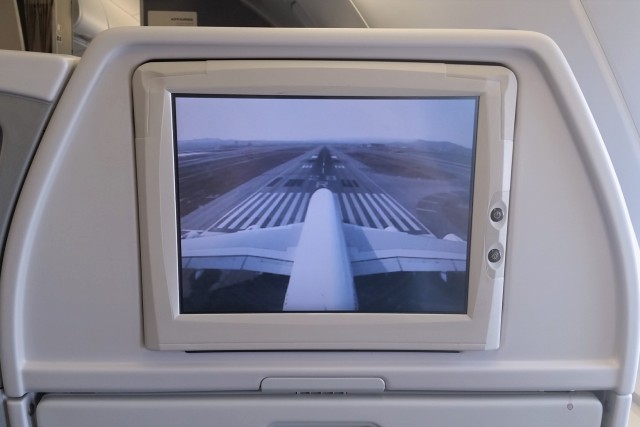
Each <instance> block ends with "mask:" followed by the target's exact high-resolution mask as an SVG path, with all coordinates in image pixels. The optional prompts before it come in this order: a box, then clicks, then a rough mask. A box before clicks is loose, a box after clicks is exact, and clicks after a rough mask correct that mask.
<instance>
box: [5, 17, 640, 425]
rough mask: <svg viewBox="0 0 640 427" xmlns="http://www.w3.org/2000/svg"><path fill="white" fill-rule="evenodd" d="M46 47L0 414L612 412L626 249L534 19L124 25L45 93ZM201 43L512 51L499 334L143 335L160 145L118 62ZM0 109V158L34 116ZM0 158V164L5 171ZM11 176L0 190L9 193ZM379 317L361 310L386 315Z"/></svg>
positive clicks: (401, 57)
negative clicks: (387, 343)
mask: <svg viewBox="0 0 640 427" xmlns="http://www.w3.org/2000/svg"><path fill="white" fill-rule="evenodd" d="M2 57H3V58H7V63H9V64H18V65H19V64H22V61H26V60H25V59H23V58H22V57H20V58H18V57H12V56H6V54H5V53H2ZM38 58H41V57H38ZM55 58H56V59H54V60H51V61H52V62H53V63H54V65H53V67H54V69H55V70H57V73H55V75H56V76H57V77H58V78H57V79H51V80H48V81H47V84H46V85H45V86H46V87H48V88H49V89H50V92H47V93H55V94H56V95H55V96H52V97H50V98H47V99H48V101H49V102H51V103H53V104H55V108H54V110H53V113H52V115H51V119H50V121H48V122H46V119H44V117H45V116H46V115H47V113H46V111H48V110H47V107H43V108H40V107H38V108H35V107H32V106H30V107H25V108H26V111H25V113H28V114H31V112H32V111H35V110H37V112H38V114H39V115H38V114H33V116H34V117H39V119H38V120H39V122H40V123H41V124H42V125H43V126H44V128H45V130H44V135H43V136H42V139H41V141H40V143H39V144H38V145H37V150H36V152H35V156H34V157H33V161H32V162H31V163H30V164H29V160H28V157H29V156H23V157H22V158H21V160H19V161H20V162H21V164H22V165H23V168H24V170H27V169H28V171H27V175H26V179H25V182H24V185H23V186H22V188H21V190H20V192H19V198H18V201H17V204H16V207H15V211H14V212H13V214H12V215H11V221H10V227H9V229H8V235H7V240H6V246H5V252H4V256H3V259H2V270H1V272H2V274H1V276H0V315H1V322H0V332H1V334H0V337H1V338H0V362H1V365H2V380H3V385H4V395H5V396H6V408H7V413H8V421H9V425H11V426H27V425H36V424H37V425H38V426H39V427H56V426H63V425H64V426H71V427H74V426H81V425H86V424H91V425H94V426H103V425H104V426H107V425H112V424H113V423H114V422H117V423H119V424H120V425H123V426H129V425H130V426H133V425H136V426H145V425H148V426H167V427H169V426H172V425H175V424H189V425H193V426H205V425H210V424H211V423H212V422H214V421H212V420H215V423H216V424H218V425H221V426H225V425H232V424H233V425H240V426H246V427H253V426H256V427H257V426H266V425H269V426H277V427H283V426H292V425H302V426H309V425H314V426H327V427H329V426H331V427H343V426H374V425H376V426H392V425H393V426H409V425H416V424H418V423H422V422H424V420H426V419H428V420H430V422H433V424H434V425H442V426H445V425H446V426H460V427H462V426H464V425H467V424H470V423H472V422H473V423H476V424H491V425H495V426H505V427H506V426H510V425H513V424H518V425H522V426H535V425H566V426H594V427H596V426H605V427H614V426H616V427H621V426H623V425H625V423H626V416H627V415H626V414H628V411H629V408H630V405H631V395H632V392H633V388H634V382H633V378H635V374H636V371H637V363H638V324H639V317H638V316H639V313H638V298H639V296H638V283H639V279H638V268H637V267H638V266H637V260H638V246H637V242H636V241H635V238H634V237H633V229H632V226H631V222H630V219H629V215H628V212H627V209H626V207H625V204H624V199H623V197H622V193H621V191H620V186H619V184H618V181H617V178H616V175H615V172H614V169H613V167H612V165H611V162H610V159H609V157H608V154H607V150H606V148H605V145H604V143H603V141H602V138H601V136H600V134H599V132H598V129H597V126H596V125H595V122H594V120H593V117H592V115H591V113H590V110H589V108H588V106H587V104H586V102H585V100H584V97H583V96H582V93H581V91H580V88H579V86H578V84H577V82H576V80H575V77H574V76H573V74H572V71H571V69H570V67H569V65H568V64H567V62H566V60H565V58H564V56H563V55H562V52H561V51H560V50H559V49H558V47H557V46H556V45H555V44H554V43H553V42H552V41H551V40H550V39H549V38H547V37H545V36H543V35H540V34H537V33H531V32H520V31H488V30H466V31H465V30H424V31H419V30H416V31H411V30H389V31H374V30H364V31H360V30H330V31H323V30H271V29H267V30H265V29H250V30H247V29H243V30H240V29H235V30H234V29H203V28H200V29H166V28H165V29H118V30H113V31H107V32H105V33H104V34H101V35H100V36H99V37H98V38H97V39H96V40H94V41H93V42H92V44H91V45H90V46H89V48H88V50H87V52H86V53H85V55H84V56H83V58H82V60H81V61H80V62H79V64H78V66H77V68H76V69H75V71H74V72H73V74H72V75H71V78H70V80H69V83H68V85H67V86H66V87H65V88H64V91H63V92H62V95H61V96H60V100H59V101H58V102H55V99H56V97H57V94H58V93H59V92H60V89H62V87H63V86H64V83H63V81H64V80H65V78H66V76H68V75H69V74H70V73H71V66H72V63H70V62H68V61H67V60H64V59H59V58H58V57H55ZM203 59H207V60H213V61H228V60H235V61H238V60H240V61H242V60H251V61H257V64H259V66H263V67H266V68H268V67H269V64H270V61H274V60H292V59H293V60H294V61H302V62H304V61H310V60H317V61H321V60H322V61H327V60H328V61H329V62H332V61H333V62H335V63H342V62H344V61H354V62H358V63H362V62H376V61H378V62H383V63H384V62H392V63H395V62H406V63H411V62H425V63H430V62H438V63H445V64H450V63H454V64H459V63H465V64H475V65H487V64H491V65H496V64H498V65H501V66H502V67H505V68H507V69H509V70H510V71H511V72H512V73H513V74H514V75H515V76H516V78H517V85H518V89H517V102H516V108H515V111H516V117H515V129H514V133H513V155H512V160H511V161H512V168H511V175H510V176H507V177H505V178H504V179H505V180H508V181H509V182H508V187H510V189H511V190H510V202H509V211H508V223H509V235H508V240H507V244H506V247H505V248H501V249H502V250H503V251H504V252H503V253H504V256H505V257H504V260H503V262H504V266H505V269H504V287H503V289H501V291H503V294H502V299H501V300H500V301H498V303H499V306H500V323H501V325H500V326H499V334H500V338H499V346H498V348H497V349H492V350H461V351H406V349H405V348H402V344H401V343H402V340H403V339H404V337H402V336H398V340H399V341H400V344H399V346H398V348H397V349H395V350H393V351H390V350H389V349H388V348H386V349H383V350H378V349H370V350H367V351H352V350H353V349H351V348H349V347H348V345H345V347H344V348H343V349H337V350H339V351H319V350H315V351H314V350H313V349H301V350H298V351H282V350H278V349H271V350H270V351H264V349H256V350H252V349H250V348H246V349H244V351H238V349H237V348H232V349H231V350H227V351H206V350H205V351H191V350H190V349H188V348H174V349H170V350H155V349H151V348H150V347H149V346H148V345H147V343H146V337H145V321H146V320H145V319H146V317H145V314H146V313H147V311H149V310H150V311H154V310H156V309H159V308H158V307H153V306H149V301H153V299H149V297H148V295H146V294H145V292H148V288H144V289H143V286H142V279H141V277H142V269H143V267H142V265H143V260H144V259H145V257H148V256H149V254H148V253H145V252H144V251H143V250H142V248H143V247H144V245H142V244H141V237H140V236H141V229H142V228H143V227H144V225H145V221H149V218H147V217H146V215H147V214H148V213H147V212H146V211H143V210H141V208H140V207H141V206H143V205H141V200H140V199H141V198H144V197H146V196H145V195H144V194H143V193H142V192H140V191H139V187H138V185H139V184H140V183H139V175H138V173H139V172H140V170H139V169H140V168H144V167H145V162H144V161H149V162H152V161H161V160H158V159H155V160H154V159H152V158H143V159H141V158H140V151H139V150H138V151H136V144H140V143H141V141H140V140H137V141H136V130H135V126H134V116H135V111H134V110H135V108H136V107H135V104H134V102H133V94H132V92H133V83H132V79H133V76H134V73H135V71H136V70H137V69H138V68H139V67H140V66H141V65H142V64H145V63H149V62H154V61H161V62H166V61H173V62H179V63H180V62H192V61H200V60H203ZM45 62H46V63H49V60H43V62H42V63H38V64H44V63H45ZM258 68H259V67H258ZM43 74H44V73H43ZM318 76H319V77H322V75H321V74H319V75H318ZM28 81H29V80H28V78H27V77H25V76H22V75H21V74H19V73H14V74H13V75H12V77H11V79H10V81H9V80H5V79H4V78H3V79H0V89H3V88H4V87H7V85H9V84H13V83H15V82H20V84H22V87H23V88H25V89H24V91H25V93H27V92H26V91H27V88H29V83H28ZM251 84H252V82H247V81H244V82H241V85H242V86H251ZM291 84H292V85H295V84H296V82H295V81H292V82H291ZM0 92H1V91H0ZM2 96H4V95H2ZM26 103H27V104H29V105H30V103H32V102H31V101H28V102H26ZM6 105H7V103H6V102H4V101H2V100H0V116H1V115H4V114H9V113H7V111H6V110H7V109H6V108H5V109H1V107H2V106H6ZM0 120H3V119H2V118H1V117H0ZM7 123H8V122H6V121H0V124H2V129H3V133H4V135H5V137H4V142H3V154H2V156H4V150H6V147H7V144H8V143H9V141H10V140H9V139H8V137H7V135H9V133H10V130H9V129H10V128H19V129H20V131H21V132H26V131H25V129H29V128H31V127H32V126H31V125H29V124H20V123H19V122H14V121H11V122H10V123H9V124H7ZM45 123H46V126H45ZM34 128H35V127H34ZM32 130H33V129H32ZM35 133H36V134H37V133H38V132H35ZM31 138H32V139H35V140H36V141H37V140H38V138H37V136H35V137H31ZM27 145H28V144H27ZM2 159H3V157H0V162H1V161H2ZM142 160H144V161H142ZM165 160H166V159H165ZM169 161H170V162H171V161H172V160H169ZM0 164H1V163H0ZM1 173H2V169H0V178H2V183H5V182H8V180H9V179H14V178H13V177H7V176H5V175H2V174H1ZM163 179H167V177H166V176H158V180H163ZM169 179H173V177H169ZM13 182H15V181H11V183H9V184H10V185H11V186H12V188H13V189H16V188H17V186H16V184H13ZM481 184H482V183H476V185H481ZM12 194H14V193H11V194H9V193H0V196H2V197H3V198H4V200H3V201H5V200H7V201H11V200H10V199H11V197H14V196H12ZM320 194H321V195H322V194H324V195H326V194H327V193H326V191H324V190H320ZM363 197H366V196H363ZM170 203H172V204H173V205H175V204H176V201H175V200H171V201H170ZM483 208H486V207H477V206H476V207H474V215H485V214H486V215H488V213H489V212H483ZM476 212H482V213H481V214H476ZM10 214H11V212H9V211H7V213H5V215H10ZM149 215H153V213H149ZM7 217H8V216H7ZM156 219H157V218H156ZM156 219H154V220H156ZM487 221H488V220H487ZM247 232H250V231H247ZM175 239H176V240H171V241H169V242H168V243H167V244H168V245H172V244H173V245H176V241H177V236H176V237H175ZM485 255H486V254H484V253H482V254H480V255H478V254H473V253H472V254H471V255H470V256H471V257H474V256H482V257H484V256H485ZM174 261H175V262H176V263H177V262H178V260H174ZM154 283H155V282H154ZM156 286H157V285H155V284H153V285H152V287H151V289H152V290H153V291H155V290H156V289H159V288H157V287H156ZM174 291H176V292H177V290H174ZM467 314H468V313H467ZM471 314H472V313H471ZM316 315H318V316H320V315H324V314H320V313H313V314H311V315H310V317H313V316H316ZM195 316H198V314H196V315H195ZM283 316H285V314H283ZM354 316H358V314H357V313H355V314H354ZM383 317H384V316H383ZM241 319H246V317H245V318H241ZM280 319H282V322H284V323H286V317H281V318H280ZM242 321H244V320H242ZM381 325H382V326H380V324H375V325H372V328H379V330H380V331H381V333H384V332H383V331H384V330H385V324H384V322H382V323H381ZM197 327H200V326H197ZM333 327H335V328H339V327H340V325H334V326H333ZM205 344H206V343H205ZM334 350H335V349H334Z"/></svg>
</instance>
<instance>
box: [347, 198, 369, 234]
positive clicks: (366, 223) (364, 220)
mask: <svg viewBox="0 0 640 427" xmlns="http://www.w3.org/2000/svg"><path fill="white" fill-rule="evenodd" d="M349 198H350V199H351V204H352V205H353V206H354V207H355V208H356V212H357V213H358V216H359V217H360V222H361V223H362V225H364V226H365V227H371V224H369V221H368V220H367V217H365V216H364V212H363V211H362V208H361V207H360V204H359V203H358V201H357V200H356V197H355V195H354V194H353V193H349Z"/></svg>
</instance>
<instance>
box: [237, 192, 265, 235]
mask: <svg viewBox="0 0 640 427" xmlns="http://www.w3.org/2000/svg"><path fill="white" fill-rule="evenodd" d="M259 194H260V197H258V198H257V199H255V200H253V201H252V202H251V204H250V205H248V206H247V208H246V209H244V210H243V211H242V212H241V213H240V214H239V215H237V216H236V218H235V220H234V221H233V222H232V223H231V224H229V226H228V227H227V228H238V226H239V225H240V223H241V222H243V221H245V220H246V218H247V215H250V214H251V213H252V212H254V211H255V210H256V209H257V208H258V207H260V205H261V204H262V202H263V201H264V200H265V199H266V198H267V197H268V196H269V194H271V193H259Z"/></svg>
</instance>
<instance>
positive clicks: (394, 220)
mask: <svg viewBox="0 0 640 427" xmlns="http://www.w3.org/2000/svg"><path fill="white" fill-rule="evenodd" d="M373 197H374V198H375V199H376V200H377V201H378V203H379V204H380V207H381V208H382V209H383V210H384V211H385V212H387V213H388V214H389V216H391V222H392V223H393V225H394V226H395V227H396V228H397V229H398V230H402V231H409V227H408V226H407V223H405V222H404V221H402V220H401V219H400V218H398V215H396V213H395V212H394V211H393V210H392V209H391V208H390V207H389V206H387V202H385V201H384V200H383V199H382V197H380V195H379V194H374V195H373Z"/></svg>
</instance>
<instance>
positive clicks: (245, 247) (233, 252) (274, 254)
mask: <svg viewBox="0 0 640 427" xmlns="http://www.w3.org/2000/svg"><path fill="white" fill-rule="evenodd" d="M301 229H302V223H299V224H291V225H285V226H281V227H272V228H261V229H249V230H243V231H238V232H236V233H203V234H199V235H197V236H195V235H194V233H192V234H191V235H190V236H188V237H187V238H185V239H182V245H181V253H182V268H190V269H195V270H205V269H226V270H249V271H258V272H263V273H273V274H282V275H287V276H288V275H290V274H291V268H292V267H293V256H294V250H295V248H296V246H297V244H298V240H299V239H300V231H301Z"/></svg>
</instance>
